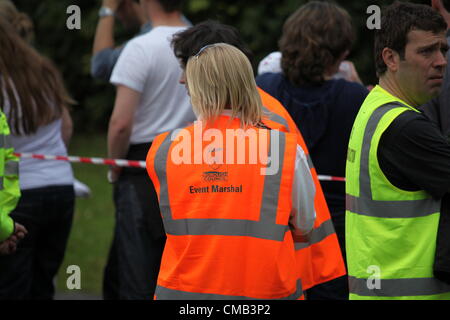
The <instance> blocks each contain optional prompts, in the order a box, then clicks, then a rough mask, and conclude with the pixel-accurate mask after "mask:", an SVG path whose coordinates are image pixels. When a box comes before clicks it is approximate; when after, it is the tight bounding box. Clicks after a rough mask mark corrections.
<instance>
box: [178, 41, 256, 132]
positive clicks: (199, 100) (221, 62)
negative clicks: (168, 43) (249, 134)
mask: <svg viewBox="0 0 450 320" xmlns="http://www.w3.org/2000/svg"><path fill="white" fill-rule="evenodd" d="M186 82H187V87H188V90H189V94H190V96H191V102H192V106H193V108H194V111H196V113H197V114H198V115H199V116H200V117H201V118H202V119H203V120H206V121H211V120H215V119H217V117H218V116H219V115H220V114H221V113H222V112H223V111H224V110H225V109H231V111H232V117H233V118H239V119H240V120H241V126H242V127H248V126H257V125H259V124H261V116H262V102H261V98H260V95H259V93H258V90H257V88H256V82H255V78H254V76H253V69H252V66H251V64H250V61H249V60H248V58H247V57H246V56H245V54H244V53H242V52H241V51H240V50H239V49H237V48H236V47H233V46H232V45H229V44H225V43H217V44H213V45H208V46H205V47H203V48H202V49H201V50H200V51H199V53H197V54H196V55H195V56H193V57H191V58H190V59H189V60H188V63H187V66H186Z"/></svg>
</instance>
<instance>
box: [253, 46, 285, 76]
mask: <svg viewBox="0 0 450 320" xmlns="http://www.w3.org/2000/svg"><path fill="white" fill-rule="evenodd" d="M280 72H283V69H281V52H279V51H275V52H272V53H271V54H269V55H268V56H267V57H265V58H264V59H262V60H261V62H260V63H259V65H258V75H261V74H264V73H280Z"/></svg>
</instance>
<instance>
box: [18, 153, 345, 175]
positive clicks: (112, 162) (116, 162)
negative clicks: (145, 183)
mask: <svg viewBox="0 0 450 320" xmlns="http://www.w3.org/2000/svg"><path fill="white" fill-rule="evenodd" d="M14 155H16V156H17V157H19V158H24V159H38V160H58V161H67V162H73V163H89V164H97V165H107V166H118V167H132V168H143V169H145V168H146V165H145V161H133V160H124V159H104V158H87V157H72V156H49V155H43V154H32V153H14ZM318 177H319V180H320V181H345V178H342V177H332V176H325V175H319V176H318Z"/></svg>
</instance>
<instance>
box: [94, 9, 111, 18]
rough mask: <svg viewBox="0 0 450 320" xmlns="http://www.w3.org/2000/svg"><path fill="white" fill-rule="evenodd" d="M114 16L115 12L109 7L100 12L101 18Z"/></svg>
mask: <svg viewBox="0 0 450 320" xmlns="http://www.w3.org/2000/svg"><path fill="white" fill-rule="evenodd" d="M114 14H115V12H114V10H113V9H111V8H108V7H101V8H100V11H99V12H98V15H99V16H100V18H103V17H109V16H114Z"/></svg>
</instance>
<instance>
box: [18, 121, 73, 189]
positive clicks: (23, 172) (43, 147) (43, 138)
mask: <svg viewBox="0 0 450 320" xmlns="http://www.w3.org/2000/svg"><path fill="white" fill-rule="evenodd" d="M11 143H12V145H13V147H14V151H15V152H19V153H34V154H43V155H57V156H66V155H67V149H66V146H65V145H64V142H63V139H62V136H61V119H58V120H56V121H53V122H51V123H50V124H48V125H45V126H41V127H39V129H38V130H37V132H36V133H35V134H33V135H31V136H16V135H13V134H11ZM19 181H20V189H21V190H26V189H34V188H42V187H48V186H64V185H72V184H73V173H72V166H71V165H70V163H68V162H64V161H57V160H37V159H20V162H19Z"/></svg>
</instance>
